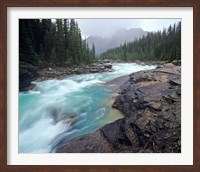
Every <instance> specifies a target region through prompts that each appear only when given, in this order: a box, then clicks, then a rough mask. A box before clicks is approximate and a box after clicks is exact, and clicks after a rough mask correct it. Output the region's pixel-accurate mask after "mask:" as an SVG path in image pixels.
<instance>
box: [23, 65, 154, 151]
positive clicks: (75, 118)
mask: <svg viewBox="0 0 200 172" xmlns="http://www.w3.org/2000/svg"><path fill="white" fill-rule="evenodd" d="M154 68H155V66H147V65H146V66H141V65H137V64H134V63H114V64H113V69H114V71H113V72H106V73H95V74H81V75H72V76H68V77H66V78H65V79H63V80H56V79H54V80H46V81H42V82H34V83H35V84H36V88H37V91H28V92H20V93H19V153H48V152H54V151H55V149H56V147H57V146H58V145H60V144H62V143H63V142H65V141H69V140H71V139H73V138H76V137H78V136H81V135H84V134H87V133H91V132H94V131H95V130H97V129H98V128H100V127H102V126H104V125H105V124H107V123H110V122H112V121H115V120H117V119H119V118H123V114H122V113H121V112H119V111H118V110H115V109H112V108H111V103H110V102H109V101H110V100H111V98H112V96H113V94H114V93H113V91H112V90H111V89H109V88H108V87H105V86H104V84H105V83H106V82H108V81H111V80H113V79H115V78H117V77H120V76H125V75H128V74H130V73H133V72H137V71H141V70H148V69H154Z"/></svg>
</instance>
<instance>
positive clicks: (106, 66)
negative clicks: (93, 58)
mask: <svg viewBox="0 0 200 172" xmlns="http://www.w3.org/2000/svg"><path fill="white" fill-rule="evenodd" d="M104 67H105V68H109V69H111V68H112V64H111V63H107V64H105V65H104Z"/></svg>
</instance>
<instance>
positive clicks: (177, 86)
mask: <svg viewBox="0 0 200 172" xmlns="http://www.w3.org/2000/svg"><path fill="white" fill-rule="evenodd" d="M180 71H181V70H180V66H175V65H171V64H167V65H165V66H163V67H162V68H158V69H154V70H149V71H141V72H137V73H133V74H131V75H130V76H129V79H128V80H127V81H126V82H125V83H124V84H123V85H122V86H121V88H120V89H121V91H120V93H119V95H118V96H117V97H116V99H115V101H114V103H113V107H115V108H117V109H119V110H121V111H122V112H124V114H125V118H123V119H120V120H117V121H115V122H113V123H110V124H107V125H105V126H104V127H102V128H101V129H99V130H97V131H96V132H94V133H92V134H89V135H86V136H81V137H79V138H77V139H74V140H72V141H70V142H66V143H65V144H64V145H62V146H61V147H59V148H58V150H57V152H91V153H92V152H141V153H152V152H165V153H171V152H181V74H180Z"/></svg>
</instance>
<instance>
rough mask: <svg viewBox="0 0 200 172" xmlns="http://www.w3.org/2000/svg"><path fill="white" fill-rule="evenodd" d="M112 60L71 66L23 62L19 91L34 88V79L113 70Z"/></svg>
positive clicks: (62, 77) (60, 77)
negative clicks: (41, 65) (44, 65)
mask: <svg viewBox="0 0 200 172" xmlns="http://www.w3.org/2000/svg"><path fill="white" fill-rule="evenodd" d="M112 71H113V69H112V64H111V63H110V61H103V62H99V63H92V64H90V65H80V66H76V65H74V66H70V67H57V66H50V67H43V68H39V67H35V66H32V65H29V64H27V63H21V64H20V67H19V91H28V90H32V89H34V87H35V84H33V83H31V82H32V81H44V80H52V79H64V78H65V77H67V76H70V75H77V74H88V73H102V72H112Z"/></svg>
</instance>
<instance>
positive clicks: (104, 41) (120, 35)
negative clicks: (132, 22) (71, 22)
mask: <svg viewBox="0 0 200 172" xmlns="http://www.w3.org/2000/svg"><path fill="white" fill-rule="evenodd" d="M146 35H147V32H146V31H144V30H142V29H141V28H131V29H125V28H122V29H119V30H117V31H116V32H115V33H114V34H113V35H112V36H111V37H108V38H102V37H97V36H90V37H88V38H87V42H88V44H89V47H90V48H91V47H92V43H94V44H95V48H96V53H97V54H101V53H102V52H104V51H106V50H108V49H110V48H114V47H116V46H119V45H120V44H124V42H125V41H126V42H130V41H134V40H135V39H136V38H140V37H142V36H146Z"/></svg>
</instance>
